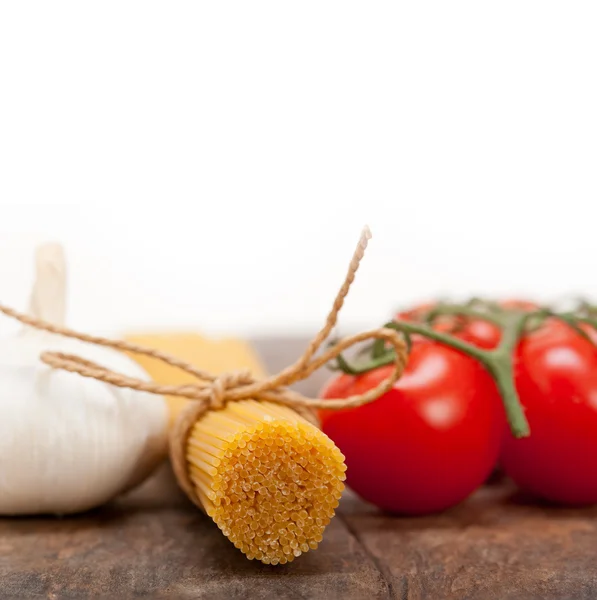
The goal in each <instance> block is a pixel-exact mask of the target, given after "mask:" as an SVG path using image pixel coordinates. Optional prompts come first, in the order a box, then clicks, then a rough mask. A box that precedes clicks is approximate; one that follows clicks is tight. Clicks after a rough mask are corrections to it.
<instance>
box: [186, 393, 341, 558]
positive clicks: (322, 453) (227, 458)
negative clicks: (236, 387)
mask: <svg viewBox="0 0 597 600" xmlns="http://www.w3.org/2000/svg"><path fill="white" fill-rule="evenodd" d="M187 460H188V463H189V470H190V478H191V480H192V482H193V484H194V486H195V488H196V492H197V495H198V497H199V499H200V500H201V504H202V505H203V508H204V510H205V512H206V513H207V514H208V515H209V516H210V517H211V518H212V519H213V520H214V521H215V523H216V525H217V526H218V527H219V528H220V529H221V530H222V533H224V535H226V536H227V537H228V538H229V539H230V541H231V542H232V543H233V544H234V545H235V546H236V547H237V548H238V549H239V550H240V551H241V552H243V553H244V554H246V556H247V558H249V559H257V560H260V561H262V562H264V563H265V564H272V565H276V564H284V563H286V562H290V561H292V560H294V558H295V557H297V556H300V555H301V554H302V553H304V552H308V551H309V550H313V549H315V548H317V546H318V544H319V542H321V540H322V537H323V531H324V529H325V527H326V526H327V525H328V523H329V522H330V520H331V519H332V517H333V516H334V512H335V509H336V507H337V506H338V502H339V499H340V496H341V495H342V490H343V489H344V484H343V481H344V479H345V471H346V466H345V464H344V456H343V455H342V453H341V452H340V450H338V448H337V447H336V446H335V445H334V443H333V442H332V441H331V440H330V439H329V438H328V437H327V436H326V435H325V434H324V433H323V432H322V431H320V430H319V429H317V428H316V427H315V426H314V425H312V424H311V423H309V422H308V421H307V420H306V419H304V418H303V417H301V416H300V415H299V414H298V413H296V412H295V411H294V410H292V409H290V408H287V407H285V406H280V405H276V404H274V403H272V402H265V401H260V402H257V401H255V400H243V401H240V402H232V403H230V404H229V405H228V406H227V407H226V408H225V409H224V410H221V411H210V412H208V413H207V414H206V415H205V416H204V417H203V418H202V419H201V420H200V421H198V422H197V423H196V424H195V425H194V427H193V429H192V431H191V435H190V436H189V438H188V442H187Z"/></svg>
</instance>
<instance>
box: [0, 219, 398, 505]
mask: <svg viewBox="0 0 597 600" xmlns="http://www.w3.org/2000/svg"><path fill="white" fill-rule="evenodd" d="M370 238H371V233H370V231H369V229H368V228H365V229H364V230H363V232H362V234H361V238H360V240H359V243H358V245H357V248H356V250H355V252H354V255H353V257H352V260H351V261H350V265H349V268H348V273H347V274H346V278H345V279H344V283H343V284H342V287H341V288H340V290H339V292H338V294H337V295H336V298H335V300H334V304H333V306H332V309H331V311H330V313H329V314H328V317H327V319H326V322H325V325H324V326H323V328H322V329H321V331H320V332H319V333H318V334H317V335H316V336H315V338H314V339H313V341H312V342H311V343H310V344H309V346H308V347H307V349H306V350H305V352H304V354H303V355H302V356H301V357H300V358H299V359H298V360H297V361H296V362H295V363H294V364H292V365H290V366H289V367H286V368H285V369H283V370H282V371H280V372H279V373H278V374H277V375H273V376H272V377H269V378H267V379H264V380H261V381H258V380H256V379H254V378H253V376H252V375H251V373H250V372H249V371H248V370H242V371H238V372H233V373H226V374H223V375H220V376H217V377H216V376H214V375H212V374H211V373H207V372H205V371H202V370H201V369H199V368H197V367H195V366H193V365H192V364H189V363H188V362H186V361H184V360H179V359H178V358H176V357H175V356H171V355H170V354H167V353H165V352H160V351H159V350H155V349H152V348H146V347H144V346H139V345H137V344H131V343H129V342H125V341H122V340H110V339H107V338H103V337H97V336H93V335H88V334H86V333H79V332H77V331H73V330H72V329H68V328H66V327H61V326H58V325H53V324H51V323H48V322H45V321H42V320H39V319H36V318H33V317H29V316H27V315H25V314H22V313H19V312H17V311H15V310H13V309H12V308H9V307H7V306H3V305H1V304H0V312H2V313H4V314H5V315H7V316H9V317H12V318H14V319H16V320H17V321H20V322H21V323H24V324H25V325H28V326H29V327H33V328H35V329H40V330H44V331H48V332H50V333H55V334H58V335H62V336H66V337H69V338H74V339H77V340H81V341H83V342H88V343H91V344H97V345H99V346H106V347H108V348H113V349H116V350H122V351H126V352H133V353H137V354H144V355H146V356H150V357H151V358H155V359H157V360H160V361H162V362H164V363H166V364H168V365H171V366H173V367H176V368H179V369H181V370H183V371H185V372H187V373H190V374H191V375H193V376H195V377H196V378H197V383H193V384H184V385H160V384H157V383H153V382H148V381H143V380H141V379H135V378H134V377H128V376H126V375H122V374H121V373H116V372H114V371H111V370H109V369H106V368H104V367H102V366H101V365H98V364H96V363H93V362H91V361H88V360H85V359H83V358H81V357H80V356H76V355H72V354H65V353H62V352H44V353H42V355H41V356H40V358H41V360H42V361H43V362H44V363H46V364H47V365H50V366H51V367H53V368H55V369H62V370H64V371H69V372H71V373H78V374H79V375H82V376H83V377H89V378H91V379H97V380H99V381H103V382H105V383H109V384H112V385H115V386H117V387H122V388H130V389H133V390H139V391H142V392H149V393H152V394H159V395H165V396H166V395H167V396H181V397H183V398H188V399H189V400H191V402H189V403H188V406H187V407H186V408H185V409H184V410H183V411H182V412H181V414H180V416H179V418H178V419H177V421H176V423H175V424H174V426H173V428H172V431H171V433H170V457H171V460H172V466H173V469H174V473H175V475H176V478H177V480H178V482H179V484H180V486H181V487H182V488H183V490H184V491H185V492H186V494H187V495H188V496H189V498H190V499H191V500H192V501H193V502H194V503H195V504H197V506H199V507H201V502H200V500H199V498H198V497H197V494H196V493H195V489H194V486H193V484H192V482H191V480H190V478H189V473H188V469H187V466H186V445H187V443H186V442H187V439H188V437H189V434H190V432H191V429H192V427H193V425H194V424H195V423H196V422H197V421H198V420H199V419H200V418H201V417H202V416H203V414H204V413H205V412H206V411H208V410H218V409H221V408H223V407H224V406H225V405H226V404H227V403H228V402H238V401H239V400H246V399H248V398H254V399H258V400H268V401H270V402H277V403H278V404H285V405H286V406H290V407H291V408H293V409H294V410H296V411H297V412H299V413H300V414H302V415H303V416H305V417H306V418H308V419H309V420H310V421H311V422H313V421H314V413H313V410H314V409H317V408H326V409H331V410H339V409H343V408H351V407H357V406H362V405H364V404H368V403H369V402H372V401H373V400H375V399H376V398H378V397H379V396H381V395H382V394H384V393H385V392H387V391H388V390H389V389H390V388H391V387H392V385H393V384H394V382H396V381H397V380H398V378H399V377H400V376H401V375H402V372H403V370H404V367H405V366H406V361H407V350H406V344H405V342H404V340H403V339H402V338H401V336H400V335H399V334H398V333H397V332H396V331H394V330H392V329H385V328H383V327H382V328H379V329H373V330H371V331H366V332H363V333H360V334H358V335H352V336H349V337H346V338H344V339H342V340H340V341H339V342H337V343H336V344H334V345H333V346H331V347H330V348H328V349H327V350H325V351H324V352H322V353H321V354H320V355H319V356H317V357H315V354H316V353H317V351H318V350H319V349H320V347H321V345H322V344H323V343H324V342H325V341H326V340H327V339H328V337H329V335H330V333H331V331H332V329H333V328H334V326H335V325H336V321H337V318H338V313H339V312H340V309H341V308H342V305H343V304H344V299H345V298H346V295H347V294H348V290H349V289H350V286H351V284H352V282H353V281H354V277H355V273H356V272H357V270H358V268H359V263H360V262H361V259H362V258H363V255H364V253H365V249H366V247H367V242H368V240H369V239H370ZM369 339H383V340H385V341H386V342H388V343H389V344H391V345H392V346H393V347H394V349H395V351H396V353H395V354H396V360H395V369H394V370H393V371H392V373H391V374H390V375H389V376H388V377H387V378H386V379H385V380H384V381H382V382H381V383H380V384H379V385H378V386H377V387H375V388H373V389H371V390H369V391H367V392H365V393H364V394H357V395H355V396H350V397H348V398H340V399H327V400H322V399H316V398H308V397H305V396H303V395H301V394H299V393H297V392H295V391H293V390H291V389H289V388H288V387H287V386H289V385H292V384H293V383H296V382H297V381H301V380H303V379H306V378H307V377H309V376H310V375H311V374H312V373H313V372H315V371H316V370H317V369H319V368H320V367H322V366H323V365H325V364H326V363H327V362H329V361H330V360H332V359H334V358H336V357H337V356H338V355H339V354H340V353H341V352H343V351H344V350H346V349H347V348H349V347H351V346H353V345H355V344H357V343H359V342H363V341H365V340H369ZM315 422H316V419H315Z"/></svg>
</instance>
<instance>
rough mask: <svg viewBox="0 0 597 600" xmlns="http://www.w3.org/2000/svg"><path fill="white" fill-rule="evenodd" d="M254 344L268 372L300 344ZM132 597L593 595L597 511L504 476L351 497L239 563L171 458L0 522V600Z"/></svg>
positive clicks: (360, 599)
mask: <svg viewBox="0 0 597 600" xmlns="http://www.w3.org/2000/svg"><path fill="white" fill-rule="evenodd" d="M258 347H259V348H260V350H261V352H262V354H263V355H264V357H265V359H266V361H267V363H268V365H269V366H270V368H271V369H275V368H278V367H279V366H281V365H283V364H287V363H288V362H289V361H290V359H291V358H293V357H294V356H296V355H297V354H298V352H299V350H300V346H297V344H296V343H289V342H288V343H285V344H280V343H279V342H268V341H267V340H262V341H260V343H259V345H258ZM323 377H325V374H321V375H319V376H318V380H315V381H311V382H308V383H307V384H304V385H303V390H304V391H310V392H312V391H313V389H316V388H317V387H318V386H319V385H320V383H321V381H322V378H323ZM0 476H1V474H0ZM135 597H150V598H181V599H185V598H201V599H211V598H214V599H216V598H225V599H230V600H232V599H236V598H238V599H253V598H255V599H257V598H281V599H282V598H303V599H307V598H324V599H326V600H333V599H335V598H342V599H355V600H368V599H376V598H398V599H419V598H430V599H433V600H436V599H442V598H446V599H452V598H454V599H459V600H461V599H468V598H470V599H509V598H511V599H518V598H520V599H521V600H522V599H524V600H532V599H534V598H537V599H539V598H544V599H553V598H562V599H564V598H570V599H572V598H574V599H583V598H586V599H594V598H597V509H585V510H562V509H557V508H553V507H548V506H539V505H537V504H532V503H531V502H529V501H527V500H525V499H524V498H522V497H520V496H518V495H516V493H515V492H514V490H512V489H511V488H509V487H508V486H507V485H506V484H499V485H494V486H489V487H486V488H484V489H482V490H481V491H479V492H478V493H477V494H476V495H475V496H473V497H472V498H471V499H469V500H468V501H467V502H465V503H463V504H462V505H461V506H458V507H456V508H454V509H452V510H450V511H447V512H446V513H444V514H442V515H438V516H433V517H426V518H416V519H412V518H396V517H390V516H386V515H383V514H381V513H380V512H379V511H377V510H376V509H375V508H374V507H371V506H368V505H366V504H365V503H363V502H361V501H360V500H358V499H357V498H356V497H355V496H354V495H351V494H347V495H346V496H345V497H344V498H343V501H342V503H341V505H340V509H339V514H338V516H337V518H335V519H334V520H333V521H332V523H331V525H330V526H329V527H328V529H327V531H326V535H325V538H324V542H323V543H322V544H321V546H320V548H319V550H317V551H316V552H309V553H308V554H307V555H305V556H302V557H301V558H300V559H298V560H296V561H295V562H293V563H292V564H290V565H286V566H284V567H271V566H265V565H262V564H259V563H256V562H254V561H252V562H250V561H248V560H246V559H245V558H244V557H243V555H242V554H240V553H239V552H238V551H237V550H236V549H235V548H234V547H233V546H232V545H231V544H230V543H229V542H228V541H227V540H226V539H225V538H224V537H223V536H222V535H221V534H220V532H219V530H218V529H217V528H216V527H215V525H214V524H213V523H212V522H211V521H210V520H209V519H208V518H207V517H205V516H204V515H203V514H201V513H200V512H199V511H198V510H197V509H196V508H194V507H193V506H192V505H190V503H189V502H188V501H187V500H186V499H185V498H184V496H183V495H182V494H180V493H179V492H178V490H177V488H176V485H175V482H174V480H173V479H172V476H171V474H170V472H169V469H168V468H167V467H166V466H165V467H164V468H162V469H161V470H160V471H159V472H158V473H157V474H156V475H155V476H154V477H153V478H152V479H151V480H150V481H148V482H147V483H146V484H145V485H143V486H142V487H141V488H139V489H138V490H136V491H135V492H133V493H132V494H130V495H129V496H127V497H125V498H122V499H120V500H117V501H115V502H113V503H112V504H111V505H109V506H106V507H104V508H102V509H100V510H97V511H94V512H92V513H88V514H85V515H81V516H78V517H71V518H65V519H53V518H18V519H0V599H12V598H15V599H27V598H51V599H60V598H110V599H114V600H118V599H121V598H123V599H124V598H135Z"/></svg>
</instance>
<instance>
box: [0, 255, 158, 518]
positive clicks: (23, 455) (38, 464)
mask: <svg viewBox="0 0 597 600" xmlns="http://www.w3.org/2000/svg"><path fill="white" fill-rule="evenodd" d="M65 280H66V275H65V265H64V257H63V253H62V249H61V247H60V246H58V245H56V244H47V245H44V246H42V247H40V248H39V249H38V252H37V279H36V282H35V285H34V288H33V292H32V295H31V303H30V312H31V314H32V315H33V316H35V317H38V318H40V319H43V320H46V321H50V322H53V323H56V324H63V322H64V314H65V288H66V282H65ZM45 350H57V351H60V352H67V353H71V354H77V355H79V356H83V357H85V358H87V359H88V360H92V361H94V362H97V363H99V364H102V365H104V366H106V367H108V368H110V369H113V370H116V371H119V372H121V373H124V374H127V375H130V376H132V377H137V378H144V379H148V377H147V374H146V373H145V372H144V371H143V370H142V369H141V367H139V366H138V365H137V364H136V363H134V362H133V361H132V360H130V359H129V358H128V357H127V356H125V355H124V354H121V353H119V352H117V351H114V350H110V349H107V348H101V347H97V346H92V345H90V344H85V343H83V342H79V341H78V340H72V339H68V338H64V337H61V336H58V335H54V334H51V333H47V332H41V331H38V330H35V329H31V328H25V329H24V330H23V331H21V332H20V334H19V335H16V336H13V337H10V338H8V337H5V338H4V339H0V514H4V515H16V514H43V513H56V514H66V513H73V512H79V511H83V510H87V509H90V508H93V507H95V506H98V505H100V504H102V503H104V502H106V501H108V500H110V499H111V498H113V497H114V496H116V495H118V494H119V493H121V492H123V491H126V490H128V489H130V488H131V487H133V486H135V485H137V484H138V483H140V482H141V481H143V479H145V478H146V477H147V476H148V475H149V473H150V472H151V471H152V469H153V468H154V467H155V466H156V465H157V463H158V462H159V461H160V460H161V459H162V458H164V456H165V454H166V452H167V433H168V432H167V427H168V411H167V407H166V404H165V401H164V399H163V398H162V397H159V396H155V395H152V394H147V393H142V392H137V391H133V390H128V389H121V388H116V387H114V386H111V385H108V384H105V383H102V382H99V381H95V380H92V379H85V378H83V377H79V376H77V375H73V374H71V373H67V372H64V371H56V370H52V369H51V368H50V367H48V366H46V365H44V364H43V363H42V362H41V361H40V360H39V356H40V354H41V352H43V351H45Z"/></svg>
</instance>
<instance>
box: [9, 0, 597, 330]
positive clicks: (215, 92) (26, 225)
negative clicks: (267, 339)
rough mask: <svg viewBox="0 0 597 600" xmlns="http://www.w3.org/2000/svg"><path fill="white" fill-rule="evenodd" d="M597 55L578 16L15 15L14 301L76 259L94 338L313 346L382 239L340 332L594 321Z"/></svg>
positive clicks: (46, 9)
mask: <svg viewBox="0 0 597 600" xmlns="http://www.w3.org/2000/svg"><path fill="white" fill-rule="evenodd" d="M596 31H597V5H595V3H582V2H574V3H565V2H557V3H555V2H545V1H542V2H520V1H516V2H498V3H485V2H449V3H448V2H438V3H433V2H418V3H411V4H410V5H409V6H406V5H401V4H398V3H394V2H391V3H383V2H381V3H378V2H361V3H352V2H346V1H343V2H321V1H317V2H309V1H303V2H296V3H288V2H280V1H279V0H278V1H276V2H239V3H234V2H212V3H198V2H195V1H193V2H160V3H157V2H148V1H144V2H122V1H118V2H108V1H104V2H101V3H87V2H71V3H65V2H43V3H42V2H40V3H31V2H4V3H2V4H0V202H1V204H2V205H1V206H0V301H2V302H5V303H10V304H13V305H16V306H18V307H22V306H23V304H24V302H25V298H26V296H27V294H28V286H29V285H30V280H31V276H32V269H31V263H32V251H33V247H34V245H35V243H36V242H38V241H40V240H44V239H56V240H61V241H63V242H64V244H65V246H66V248H67V250H68V252H69V256H70V276H71V286H70V296H69V299H70V323H71V324H72V325H73V326H76V327H79V328H84V329H86V330H90V331H104V332H105V331H110V332H121V331H123V330H126V329H129V330H130V329H143V328H146V329H147V328H153V329H155V328H157V329H165V328H182V327H191V328H196V329H201V330H204V331H207V332H210V333H230V332H240V333H266V334H279V333H287V332H296V331H307V330H309V331H310V330H311V329H313V328H315V327H317V326H318V325H319V324H320V322H321V321H322V319H323V317H324V316H325V313H326V311H327V310H328V308H329V304H330V303H331V300H332V297H333V294H334V293H335V291H336V288H337V287H338V285H339V284H340V282H341V279H342V277H343V275H344V271H345V268H346V265H347V262H348V260H349V258H350V255H351V252H352V250H353V246H354V244H355V243H356V241H357V238H358V235H359V231H360V228H361V226H362V225H363V224H364V223H368V224H369V225H370V226H371V228H372V230H373V233H374V239H373V240H372V242H371V246H370V252H369V254H368V256H367V257H366V259H365V261H364V263H363V268H362V271H361V272H360V273H359V277H358V278H357V281H356V283H355V286H354V289H353V290H352V292H351V295H350V298H349V300H348V303H347V305H346V308H345V310H344V312H343V314H342V318H341V323H342V327H343V328H344V329H352V328H357V327H364V326H369V325H374V324H377V323H380V322H382V321H384V320H385V319H386V317H387V316H388V315H389V314H390V312H391V311H392V309H393V308H394V307H395V306H398V305H400V304H403V303H406V302H409V301H413V300H418V299H425V298H427V297H429V296H433V295H436V294H438V293H441V294H451V295H457V296H463V295H466V294H469V293H483V294H497V295H502V296H503V295H510V294H525V295H531V296H536V297H539V298H549V297H551V296H560V295H562V294H567V293H575V292H584V293H587V294H592V295H593V296H595V297H597V272H596V267H597V238H596V236H595V230H596V216H597V209H596V204H595V202H596V199H597V35H596V33H595V32H596ZM7 327H8V325H7V324H6V323H5V321H4V320H2V323H0V331H4V330H5V329H6V328H7Z"/></svg>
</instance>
